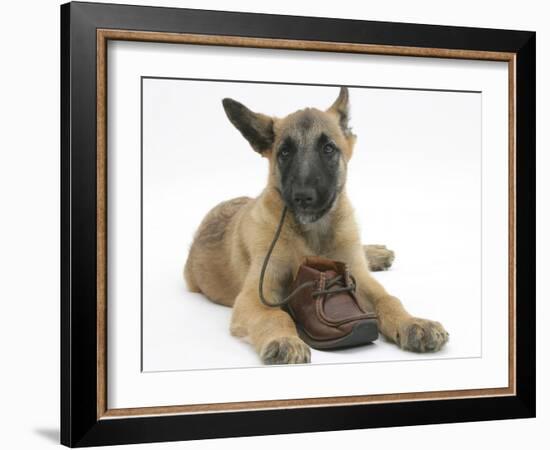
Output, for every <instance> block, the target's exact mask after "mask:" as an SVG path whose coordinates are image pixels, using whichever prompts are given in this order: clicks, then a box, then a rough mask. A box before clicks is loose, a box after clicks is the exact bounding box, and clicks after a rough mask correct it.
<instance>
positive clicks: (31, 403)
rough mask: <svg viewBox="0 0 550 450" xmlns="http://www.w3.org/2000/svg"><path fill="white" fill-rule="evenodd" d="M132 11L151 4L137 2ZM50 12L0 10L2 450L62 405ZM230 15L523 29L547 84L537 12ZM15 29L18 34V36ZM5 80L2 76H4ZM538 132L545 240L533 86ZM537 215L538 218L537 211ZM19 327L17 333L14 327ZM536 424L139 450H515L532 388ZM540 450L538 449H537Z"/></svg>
mask: <svg viewBox="0 0 550 450" xmlns="http://www.w3.org/2000/svg"><path fill="white" fill-rule="evenodd" d="M134 3H140V4H142V3H145V4H147V3H152V2H141V1H137V0H136V1H134ZM58 4H59V3H58V2H56V1H41V2H37V1H35V2H26V3H11V4H10V5H9V6H6V8H5V9H4V11H3V12H4V17H5V18H9V20H6V22H5V24H4V26H3V28H2V31H1V32H2V40H1V42H2V50H3V52H4V66H3V69H4V70H3V71H2V72H1V74H0V77H1V81H2V83H1V86H2V108H1V109H0V114H1V115H2V124H3V127H2V137H3V143H2V153H1V155H2V162H1V164H0V192H1V194H0V195H1V197H0V199H1V201H2V205H3V214H2V221H1V222H0V230H1V232H0V236H1V238H0V239H1V242H0V249H1V264H2V273H3V274H4V276H3V277H2V288H1V289H2V291H1V294H0V298H2V300H3V305H4V310H3V312H2V315H1V316H0V317H1V319H0V321H1V322H0V325H1V326H0V333H1V334H0V337H1V338H2V347H1V348H2V351H3V359H2V362H3V364H2V369H3V370H2V372H1V375H0V379H1V384H0V385H1V386H2V387H1V391H0V393H1V395H2V399H3V403H2V413H1V415H2V424H3V427H2V428H3V431H2V436H1V437H0V442H1V443H2V445H3V446H5V447H7V448H34V449H37V448H43V447H48V446H53V445H55V444H56V442H57V440H58V431H57V429H58V417H59V412H58V405H59V401H58V399H59V390H58V384H59V383H58V379H59V369H58V367H59V355H58V344H59V331H58V330H59V269H58V259H59V239H58V235H59V233H58V230H59V201H58V197H59V164H58V163H59V158H58V155H59V137H58V134H59V133H58V126H59V120H58V113H59V107H58V98H59V96H58V94H59V90H58V86H59V81H58V80H59V70H58V67H59V64H58V62H59V60H58V58H59V51H58V48H59V46H58V42H59V12H58ZM156 4H163V5H171V6H176V5H179V6H189V7H196V8H200V7H202V8H212V9H226V8H228V7H229V5H227V4H226V2H222V1H202V2H199V1H171V2H169V1H163V2H157V3H156ZM230 6H231V8H232V9H234V10H242V11H256V12H274V13H282V14H284V13H286V14H291V13H293V14H304V15H319V16H333V17H348V18H362V19H373V20H388V21H405V22H420V23H433V24H449V25H468V26H485V27H499V28H513V29H532V30H536V31H537V32H538V34H537V45H538V49H537V55H538V61H537V79H538V80H544V79H548V77H549V76H550V74H549V71H548V56H545V55H547V54H548V52H549V51H550V35H549V32H548V25H549V24H548V14H547V12H546V11H545V10H544V9H543V8H544V4H543V3H542V2H535V1H525V2H523V3H522V4H521V7H518V4H517V2H511V1H510V2H499V4H498V14H497V13H496V12H495V11H496V10H495V4H494V3H492V2H487V3H480V2H474V1H466V0H465V1H463V2H460V4H453V5H451V6H449V5H448V4H444V3H441V2H436V1H416V2H414V3H410V2H406V1H392V2H386V3H372V4H369V5H368V8H367V7H366V6H364V7H363V6H360V4H359V3H357V2H352V1H351V0H350V1H340V2H338V3H334V2H328V1H327V2H317V3H316V4H315V11H313V10H312V7H311V5H310V4H307V3H306V2H303V4H299V3H297V2H291V1H283V0H280V1H279V2H277V3H273V4H269V5H265V6H263V7H262V6H259V5H258V4H257V2H252V1H244V0H241V1H239V0H234V1H233V2H232V3H231V5H230ZM22 29H24V30H25V33H21V31H22ZM6 68H7V69H6ZM537 89H538V95H537V99H538V104H537V113H538V116H537V117H538V118H537V123H538V125H539V126H538V140H537V141H538V161H537V163H538V164H537V165H538V170H537V172H538V181H537V183H538V188H539V190H538V192H539V194H538V200H537V203H538V205H537V206H538V227H537V228H538V230H543V229H544V228H546V229H548V226H549V225H550V224H549V223H548V220H549V216H548V213H549V211H548V201H547V197H546V198H544V197H543V191H544V194H547V191H548V181H547V179H546V180H545V179H543V176H542V175H543V174H544V173H547V172H548V171H549V170H550V165H549V164H548V163H549V160H548V155H547V154H546V155H544V154H543V148H546V149H547V148H548V142H549V141H548V132H547V131H546V129H545V128H543V127H542V124H543V123H547V122H548V120H549V119H550V116H549V115H548V101H549V100H550V98H549V96H548V94H549V90H548V86H546V85H545V84H544V83H539V85H538V86H537ZM543 207H544V209H543ZM548 243H549V242H548V238H547V237H546V236H544V235H543V234H542V233H540V231H539V236H538V245H537V247H538V269H537V272H538V275H539V276H538V278H539V280H540V282H539V285H538V300H539V301H538V302H537V303H538V320H537V323H538V324H539V326H538V332H537V334H538V338H539V339H538V344H539V345H538V349H537V354H538V379H539V380H541V379H546V378H547V377H548V362H549V356H548V349H547V346H546V345H547V344H546V343H547V342H548V339H549V335H548V331H547V329H543V327H542V324H543V323H544V322H545V320H544V319H545V318H547V317H548V306H547V303H544V302H543V299H544V298H548V295H549V294H550V292H549V289H548V287H549V285H548V281H547V277H546V279H545V278H544V277H543V274H544V273H547V272H548V269H549V264H548V256H544V261H543V255H544V254H546V255H548V253H549V250H550V248H549V246H548ZM21 324H24V325H23V326H22V325H21ZM538 393H539V394H538V398H539V408H538V418H537V419H534V420H515V421H506V422H487V423H483V422H482V423H475V424H473V423H472V424H451V425H435V426H424V427H409V428H399V429H379V430H358V431H347V432H335V433H317V434H308V435H290V436H269V437H257V438H246V439H226V440H223V441H207V442H193V443H168V444H159V445H155V446H152V445H142V446H140V447H136V448H198V449H207V448H219V447H220V446H221V445H223V446H224V448H228V449H237V448H239V449H243V448H251V449H252V448H257V447H258V446H262V447H263V448H279V447H281V446H291V447H299V446H305V445H307V446H312V447H317V448H330V447H334V446H335V445H346V444H347V445H365V446H366V445H368V446H381V445H385V446H387V445H390V446H391V447H397V446H400V445H404V444H406V445H408V446H409V447H413V448H416V447H419V448H441V447H443V446H444V447H445V448H449V449H463V448H464V447H465V446H468V445H476V446H483V445H491V446H493V447H498V448H501V449H515V448H517V447H518V446H521V445H524V444H525V439H526V436H529V438H531V439H533V440H537V439H538V440H541V439H542V438H543V437H544V436H546V433H545V431H546V430H547V427H548V425H550V409H549V407H548V400H549V391H548V386H547V384H546V383H539V386H538ZM534 445H535V447H537V446H538V447H540V446H541V445H540V444H538V445H537V444H534Z"/></svg>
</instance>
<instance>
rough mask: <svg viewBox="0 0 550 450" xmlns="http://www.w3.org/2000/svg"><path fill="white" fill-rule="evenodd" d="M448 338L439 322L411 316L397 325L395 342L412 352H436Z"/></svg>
mask: <svg viewBox="0 0 550 450" xmlns="http://www.w3.org/2000/svg"><path fill="white" fill-rule="evenodd" d="M448 340H449V333H447V331H446V330H445V328H443V325H441V324H440V323H439V322H434V321H432V320H426V319H419V318H417V317H412V318H411V319H408V320H406V321H405V322H404V323H403V324H402V325H401V326H400V327H399V334H398V336H397V341H398V342H397V343H398V344H399V346H400V347H401V348H402V349H404V350H409V351H412V352H419V353H424V352H437V351H439V350H441V347H443V346H444V345H445V343H446V342H447V341H448Z"/></svg>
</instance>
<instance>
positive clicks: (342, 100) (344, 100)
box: [327, 87, 353, 137]
mask: <svg viewBox="0 0 550 450" xmlns="http://www.w3.org/2000/svg"><path fill="white" fill-rule="evenodd" d="M327 112H329V113H332V114H335V115H336V116H337V117H338V122H339V124H340V128H341V129H342V131H343V132H344V135H345V136H346V137H352V136H353V133H352V132H351V128H350V126H349V92H348V88H347V87H341V88H340V94H339V95H338V98H337V99H336V101H335V102H334V103H333V104H332V106H331V107H330V108H329V109H328V110H327Z"/></svg>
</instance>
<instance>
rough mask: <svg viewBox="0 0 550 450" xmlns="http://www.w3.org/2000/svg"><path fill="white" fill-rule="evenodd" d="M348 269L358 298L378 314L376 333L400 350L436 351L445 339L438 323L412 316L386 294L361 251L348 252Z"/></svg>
mask: <svg viewBox="0 0 550 450" xmlns="http://www.w3.org/2000/svg"><path fill="white" fill-rule="evenodd" d="M352 252H353V253H352V256H351V258H349V260H350V265H351V271H352V273H353V274H354V276H355V279H356V280H357V287H358V290H359V296H358V297H359V299H362V300H363V301H365V300H366V301H367V302H370V303H371V304H372V306H373V307H374V309H375V310H376V313H377V314H378V323H379V328H380V332H381V333H382V334H383V335H384V336H385V337H386V338H387V339H389V340H390V341H392V342H395V343H396V344H397V345H399V346H400V347H401V348H402V349H404V350H410V351H415V352H428V351H437V350H439V349H441V347H442V346H443V345H444V344H445V343H446V342H447V340H448V338H449V333H447V331H446V330H445V328H443V326H442V325H441V324H440V323H439V322H435V321H432V320H427V319H421V318H418V317H414V316H412V315H411V314H409V313H408V312H407V310H406V309H405V308H404V307H403V305H402V304H401V301H400V300H399V299H398V298H396V297H394V296H392V295H390V294H388V293H387V292H386V290H385V289H384V287H383V286H382V285H381V284H380V283H379V282H378V281H377V280H376V279H375V278H374V277H373V276H372V275H371V274H370V272H369V268H368V263H367V260H366V258H365V256H364V253H363V252H361V251H360V250H359V251H352Z"/></svg>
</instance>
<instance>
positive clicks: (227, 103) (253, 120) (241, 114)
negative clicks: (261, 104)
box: [222, 98, 274, 153]
mask: <svg viewBox="0 0 550 450" xmlns="http://www.w3.org/2000/svg"><path fill="white" fill-rule="evenodd" d="M222 103H223V109H225V113H226V114H227V117H229V120H230V121H231V123H232V124H233V125H235V127H236V128H237V130H239V131H240V132H241V134H242V135H243V136H244V138H245V139H246V140H247V141H248V142H249V143H250V145H251V146H252V148H253V149H254V150H256V151H257V152H258V153H263V152H265V151H266V150H269V149H271V147H272V146H273V140H274V134H273V119H272V118H271V117H269V116H266V115H265V114H260V113H255V112H254V111H250V110H249V109H248V108H247V107H246V106H244V105H243V104H241V103H239V102H236V101H235V100H233V99H230V98H224V99H223V100H222Z"/></svg>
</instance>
